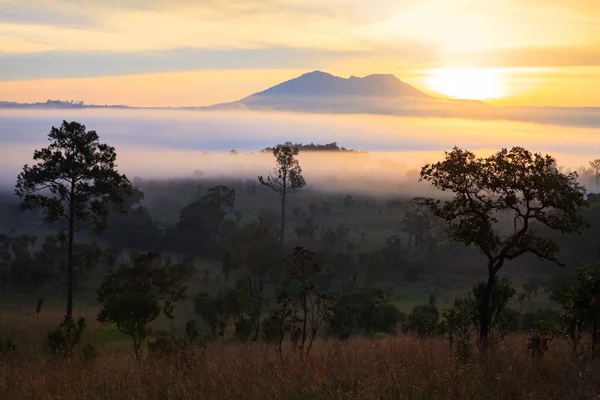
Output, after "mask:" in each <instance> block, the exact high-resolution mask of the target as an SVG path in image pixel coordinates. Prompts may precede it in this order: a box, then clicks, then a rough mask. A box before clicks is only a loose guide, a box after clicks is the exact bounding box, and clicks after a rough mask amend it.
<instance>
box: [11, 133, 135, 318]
mask: <svg viewBox="0 0 600 400" xmlns="http://www.w3.org/2000/svg"><path fill="white" fill-rule="evenodd" d="M98 139H99V138H98V134H97V133H96V131H86V128H85V125H82V124H80V123H78V122H67V121H63V123H62V125H61V127H60V128H56V127H54V126H53V127H52V129H51V131H50V133H49V134H48V140H49V141H50V145H49V146H48V147H46V148H43V149H41V150H35V151H34V153H33V159H34V160H36V161H39V162H38V163H37V164H36V165H33V166H29V165H25V166H24V167H23V172H21V173H20V174H19V176H18V178H17V185H16V188H15V194H16V195H17V196H19V197H20V198H21V199H22V201H21V208H22V209H24V210H28V209H41V210H42V211H43V213H44V216H45V218H46V221H48V222H54V221H58V220H60V219H64V220H66V222H67V224H68V233H67V239H68V247H67V251H68V260H67V266H68V275H67V315H69V316H71V315H72V314H73V280H74V268H73V266H74V264H75V259H74V256H73V248H74V246H73V240H74V238H75V234H76V233H77V232H79V231H80V230H82V229H85V228H87V227H92V228H93V229H94V231H95V232H97V233H99V232H101V231H103V230H104V229H105V228H106V220H107V217H108V213H109V207H110V206H112V207H113V208H115V209H117V210H119V211H121V212H125V209H124V206H123V204H124V197H125V196H126V195H131V194H132V192H133V188H132V185H131V183H130V182H129V180H128V179H127V177H126V176H125V175H120V174H119V173H118V172H117V170H116V164H115V161H116V158H117V154H116V152H115V149H114V147H110V146H108V145H107V144H103V143H100V142H99V140H98ZM61 232H63V231H61ZM63 237H64V236H63Z"/></svg>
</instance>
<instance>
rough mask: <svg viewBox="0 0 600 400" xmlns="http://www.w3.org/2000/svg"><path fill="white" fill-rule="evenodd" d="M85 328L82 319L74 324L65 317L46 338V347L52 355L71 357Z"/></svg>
mask: <svg viewBox="0 0 600 400" xmlns="http://www.w3.org/2000/svg"><path fill="white" fill-rule="evenodd" d="M85 327H86V323H85V319H84V318H79V319H78V320H77V324H76V323H75V321H73V318H72V317H70V316H68V315H65V319H64V321H63V322H61V323H60V325H58V328H57V329H55V330H54V331H52V332H50V333H49V334H48V336H47V342H48V347H50V351H51V352H52V354H54V355H55V356H61V357H65V356H71V355H72V354H73V348H74V347H75V346H77V344H79V341H80V340H81V335H82V334H83V331H84V329H85Z"/></svg>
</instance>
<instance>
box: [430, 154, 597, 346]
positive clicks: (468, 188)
mask: <svg viewBox="0 0 600 400" xmlns="http://www.w3.org/2000/svg"><path fill="white" fill-rule="evenodd" d="M445 155H446V159H445V160H444V161H442V162H437V163H435V164H427V165H425V166H424V167H423V168H422V169H421V179H420V180H421V181H428V182H430V183H431V184H432V185H433V186H435V187H437V188H438V189H441V190H442V191H452V192H454V198H453V199H452V200H449V201H443V202H442V201H441V200H435V199H431V198H428V199H424V200H423V202H424V204H425V205H427V206H428V208H429V209H430V211H431V213H432V214H433V215H434V216H436V217H439V218H441V219H442V220H443V221H445V222H446V223H447V228H448V232H449V234H450V236H451V237H452V238H453V239H454V240H456V241H458V242H462V243H464V244H466V245H467V246H468V245H471V244H474V245H475V246H477V247H478V248H479V249H480V250H481V252H482V253H483V254H484V255H485V257H486V258H487V260H488V263H487V269H488V279H487V283H486V286H485V290H484V292H483V294H482V301H481V312H480V323H479V325H480V326H479V339H480V345H481V346H482V349H483V350H485V349H486V348H487V339H488V332H489V320H490V296H491V294H492V288H493V285H494V282H495V279H496V274H497V273H498V271H499V270H500V268H501V267H502V266H503V265H504V263H505V262H506V261H508V260H513V259H515V258H517V257H519V256H521V255H523V254H526V253H531V254H533V255H535V256H537V257H539V258H540V259H543V260H549V261H552V262H555V263H557V264H559V265H563V264H561V263H560V261H558V259H557V254H558V252H559V251H560V247H559V245H558V244H557V242H556V241H555V240H553V239H551V238H549V237H547V236H545V235H544V234H543V233H542V231H541V230H540V229H539V227H543V226H545V227H547V228H550V229H552V230H556V231H559V232H561V233H563V234H569V233H581V232H582V230H583V228H584V227H586V225H587V223H586V220H585V217H584V214H583V208H584V207H585V206H587V203H586V201H585V188H583V187H582V186H581V185H580V184H579V183H578V182H577V174H576V173H569V174H567V175H565V174H563V173H561V172H560V171H559V170H558V168H557V166H556V161H555V160H554V158H552V157H551V156H549V155H546V156H542V155H541V154H538V153H536V154H532V153H530V152H529V151H527V150H525V149H523V148H521V147H514V148H512V149H511V150H510V151H508V150H506V149H502V150H501V151H499V152H497V153H496V154H493V155H491V156H489V157H487V158H485V159H484V158H477V157H475V155H474V154H473V153H471V152H469V151H466V150H462V149H459V148H457V147H455V148H454V149H453V150H452V151H451V152H446V153H445ZM498 212H511V213H513V214H514V218H513V226H512V227H511V228H510V229H501V227H499V226H498V219H497V213H498Z"/></svg>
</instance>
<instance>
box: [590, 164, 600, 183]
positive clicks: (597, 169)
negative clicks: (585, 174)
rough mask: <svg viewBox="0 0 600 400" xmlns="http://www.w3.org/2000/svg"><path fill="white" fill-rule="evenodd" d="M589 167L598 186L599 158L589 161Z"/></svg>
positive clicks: (599, 175) (599, 177) (599, 174)
mask: <svg viewBox="0 0 600 400" xmlns="http://www.w3.org/2000/svg"><path fill="white" fill-rule="evenodd" d="M590 167H592V169H593V170H594V173H595V175H596V186H600V158H598V159H597V160H593V161H590Z"/></svg>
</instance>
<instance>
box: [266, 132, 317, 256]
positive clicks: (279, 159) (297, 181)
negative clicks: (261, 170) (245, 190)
mask: <svg viewBox="0 0 600 400" xmlns="http://www.w3.org/2000/svg"><path fill="white" fill-rule="evenodd" d="M297 155H298V147H295V146H293V145H292V144H291V143H290V142H287V143H286V144H284V145H279V146H277V147H275V148H274V149H273V156H274V157H275V160H276V164H277V166H276V167H275V169H274V170H273V172H271V173H269V175H268V176H267V178H266V179H265V178H263V176H262V175H261V176H259V177H258V180H259V182H260V183H261V184H263V185H264V186H267V187H269V188H271V190H273V191H275V192H277V193H279V195H280V196H281V224H280V225H281V228H280V232H279V244H280V246H281V247H283V239H284V233H285V232H284V229H285V201H286V197H287V195H288V194H292V193H294V192H296V191H297V190H299V189H301V188H302V187H304V185H306V181H305V180H304V177H303V176H302V168H300V164H299V163H298V160H297V159H296V158H295V157H296V156H297Z"/></svg>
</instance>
